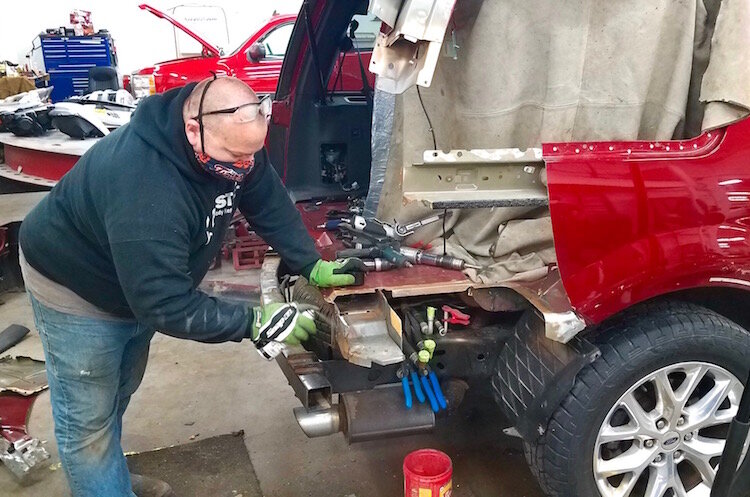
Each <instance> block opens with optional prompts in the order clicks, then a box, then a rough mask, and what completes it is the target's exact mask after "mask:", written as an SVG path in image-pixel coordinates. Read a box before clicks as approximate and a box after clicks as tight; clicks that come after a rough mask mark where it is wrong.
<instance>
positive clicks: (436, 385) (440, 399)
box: [429, 371, 448, 409]
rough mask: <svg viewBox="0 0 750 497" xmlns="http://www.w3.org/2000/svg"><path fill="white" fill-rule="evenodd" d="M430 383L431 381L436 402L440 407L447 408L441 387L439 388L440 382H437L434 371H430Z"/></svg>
mask: <svg viewBox="0 0 750 497" xmlns="http://www.w3.org/2000/svg"><path fill="white" fill-rule="evenodd" d="M429 376H430V383H432V390H433V391H434V392H435V398H436V399H437V401H438V404H440V408H441V409H447V408H448V402H446V401H445V396H444V395H443V389H442V388H440V382H438V379H437V376H435V372H434V371H430V374H429Z"/></svg>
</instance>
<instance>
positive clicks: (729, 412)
mask: <svg viewBox="0 0 750 497" xmlns="http://www.w3.org/2000/svg"><path fill="white" fill-rule="evenodd" d="M737 410H738V406H737V404H732V405H731V406H730V407H728V408H727V409H722V410H720V411H716V414H714V415H713V416H711V417H710V418H708V419H707V420H705V421H704V422H703V423H702V425H701V428H708V427H711V426H717V425H725V424H729V423H731V422H732V420H733V419H734V417H735V416H736V415H737Z"/></svg>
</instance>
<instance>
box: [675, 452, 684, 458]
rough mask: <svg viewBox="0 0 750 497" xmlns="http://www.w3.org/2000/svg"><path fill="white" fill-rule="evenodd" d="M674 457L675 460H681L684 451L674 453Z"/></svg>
mask: <svg viewBox="0 0 750 497" xmlns="http://www.w3.org/2000/svg"><path fill="white" fill-rule="evenodd" d="M674 457H675V459H679V458H680V457H682V451H681V450H676V451H674Z"/></svg>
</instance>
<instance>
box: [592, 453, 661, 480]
mask: <svg viewBox="0 0 750 497" xmlns="http://www.w3.org/2000/svg"><path fill="white" fill-rule="evenodd" d="M655 454H656V449H642V448H639V447H636V446H633V447H631V448H630V449H629V450H628V451H626V452H624V453H622V454H620V455H619V456H615V457H613V458H612V459H607V460H604V459H601V458H598V459H597V461H596V462H595V468H594V471H595V472H596V473H598V474H599V475H601V476H603V477H604V478H609V477H611V476H618V475H622V474H626V473H636V478H637V477H638V476H640V474H641V473H642V472H643V470H644V469H645V468H646V466H648V464H649V463H650V462H651V460H652V459H653V458H654V455H655Z"/></svg>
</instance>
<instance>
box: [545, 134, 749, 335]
mask: <svg viewBox="0 0 750 497" xmlns="http://www.w3.org/2000/svg"><path fill="white" fill-rule="evenodd" d="M543 156H544V160H545V163H546V164H547V177H548V184H549V196H550V211H551V215H552V227H553V231H554V239H555V249H556V252H557V259H558V265H559V269H560V274H561V277H562V281H563V284H564V286H565V289H566V291H567V293H568V296H569V298H570V301H571V304H572V305H573V307H574V309H575V310H576V311H577V312H578V313H579V314H580V315H581V316H583V317H584V318H585V319H586V320H587V321H588V322H589V323H598V322H600V321H602V320H604V319H606V318H608V317H609V316H612V315H614V314H616V313H618V312H620V311H622V310H624V309H626V308H628V307H630V306H632V305H634V304H637V303H639V302H643V301H645V300H649V299H652V298H655V297H658V296H660V295H665V294H670V293H673V292H677V291H680V290H687V289H691V288H699V287H717V286H724V287H726V286H728V287H735V288H741V289H745V290H747V289H748V288H750V246H749V243H748V240H749V239H750V238H748V230H750V168H749V167H748V157H750V119H746V120H744V121H740V122H737V123H735V124H731V125H729V126H727V127H726V128H722V129H717V130H713V131H709V132H706V133H704V134H702V135H701V136H699V137H697V138H695V139H691V140H684V141H652V142H649V141H640V142H588V143H583V142H578V143H548V144H545V145H544V146H543Z"/></svg>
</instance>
